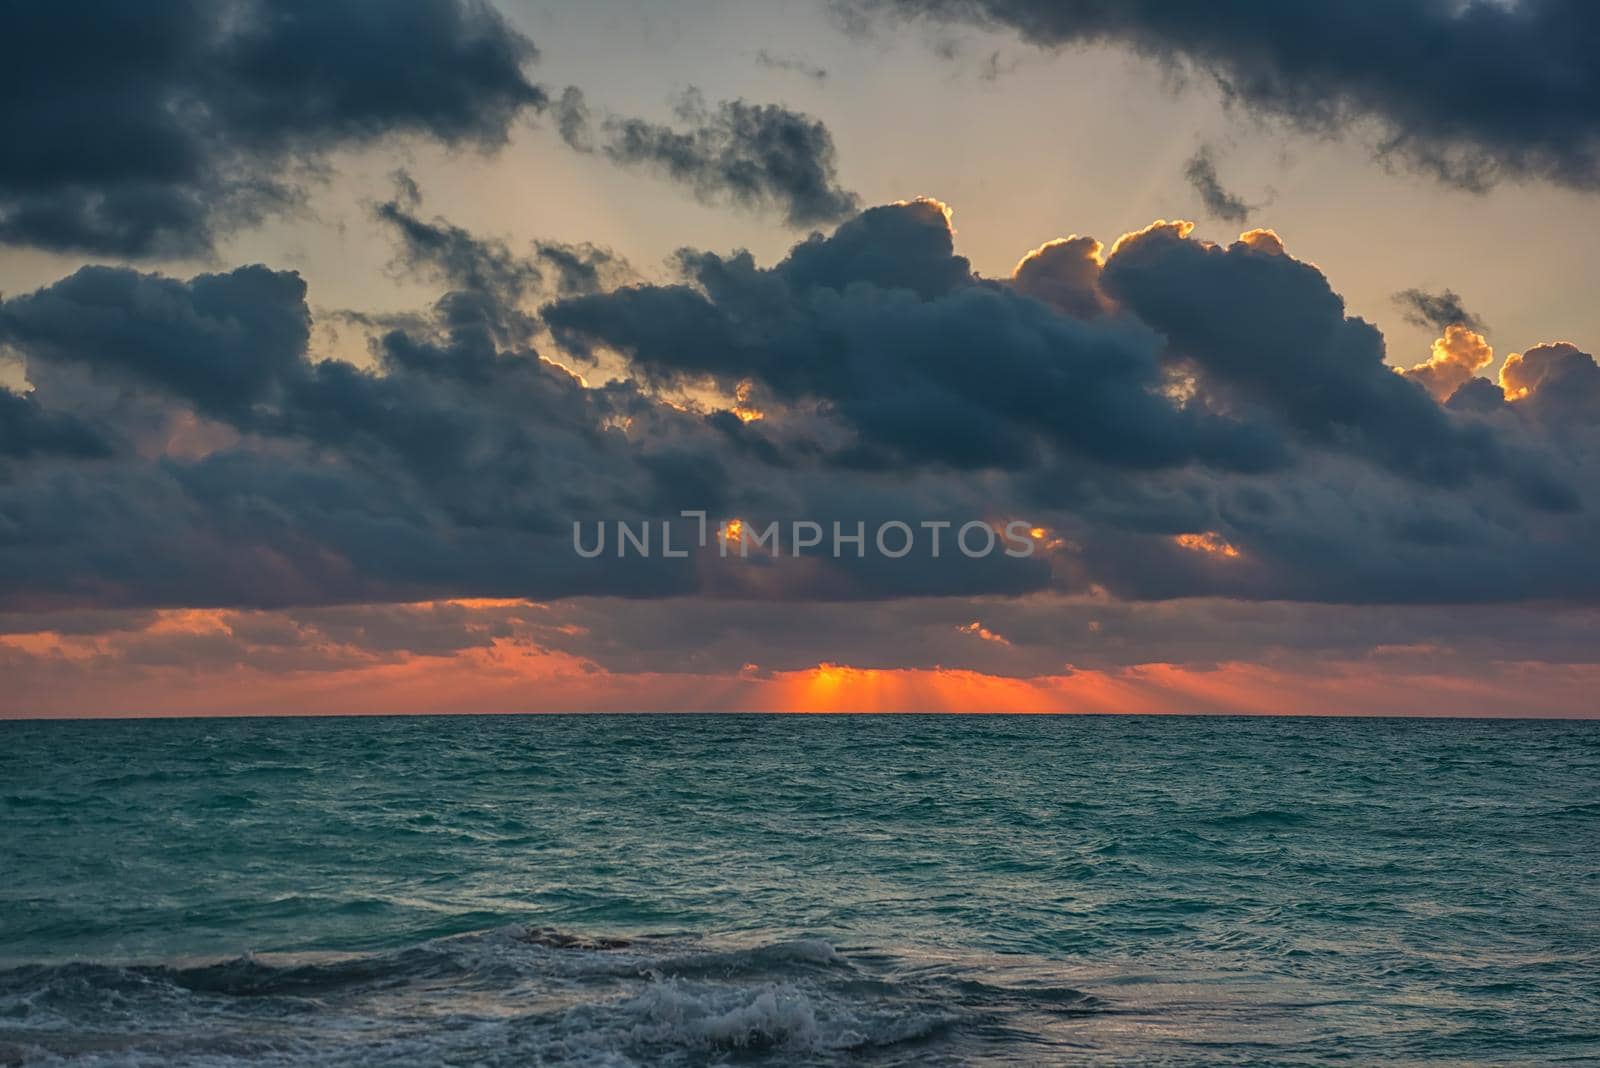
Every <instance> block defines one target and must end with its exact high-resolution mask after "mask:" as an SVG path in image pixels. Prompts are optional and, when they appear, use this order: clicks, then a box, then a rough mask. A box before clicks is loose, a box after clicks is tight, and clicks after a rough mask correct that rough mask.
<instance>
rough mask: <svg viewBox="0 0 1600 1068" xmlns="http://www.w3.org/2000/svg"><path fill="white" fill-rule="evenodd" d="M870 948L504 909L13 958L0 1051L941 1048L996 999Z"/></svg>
mask: <svg viewBox="0 0 1600 1068" xmlns="http://www.w3.org/2000/svg"><path fill="white" fill-rule="evenodd" d="M884 959H885V958H883V957H882V956H881V955H879V956H876V957H872V956H870V955H869V963H870V964H871V965H874V966H876V967H875V968H874V967H867V966H864V965H863V964H862V963H858V962H855V961H852V960H851V958H850V956H849V955H848V954H845V953H842V952H841V951H840V950H839V949H838V948H836V947H835V946H834V945H833V944H831V943H830V942H828V941H826V940H823V939H819V938H798V939H787V940H774V941H766V942H758V943H752V944H737V943H732V944H730V943H719V942H712V941H709V940H706V939H701V938H695V937H684V936H673V937H641V938H619V937H609V936H604V935H587V934H577V933H572V932H565V931H559V930H555V929H552V928H547V927H537V926H520V925H514V926H510V927H501V928H496V929H492V930H486V931H480V932H475V933H472V934H468V935H461V936H455V937H450V938H441V939H435V940H431V941H428V942H423V943H419V944H417V945H414V946H410V947H407V948H404V949H399V950H395V951H391V952H387V953H375V954H360V955H326V954H325V955H316V956H278V955H260V956H255V955H248V956H243V957H238V958H234V959H230V960H221V961H197V962H188V963H161V964H131V963H129V964H113V963H97V962H72V963H65V964H51V965H42V964H41V965H25V966H21V967H12V968H8V969H4V970H0V1064H7V1063H34V1062H39V1063H49V1062H52V1061H55V1060H58V1059H70V1060H72V1061H73V1062H74V1063H83V1064H145V1063H151V1064H155V1063H161V1064H190V1065H232V1064H276V1063H318V1064H355V1063H371V1062H391V1063H401V1062H404V1063H438V1062H457V1061H470V1062H474V1063H483V1064H513V1063H516V1064H526V1063H544V1064H567V1063H571V1064H580V1063H581V1064H609V1065H616V1066H626V1065H635V1064H639V1065H644V1064H698V1063H705V1062H706V1061H708V1060H717V1059H720V1058H722V1057H724V1056H737V1057H738V1058H739V1059H741V1060H748V1059H751V1058H754V1059H755V1060H756V1061H761V1062H770V1063H782V1064H791V1063H794V1064H836V1063H844V1062H846V1061H849V1060H850V1059H851V1058H852V1057H856V1056H858V1055H859V1054H861V1053H863V1052H864V1051H869V1050H870V1051H874V1057H873V1059H874V1061H876V1062H881V1063H904V1064H915V1063H937V1062H938V1061H939V1060H941V1059H942V1058H943V1056H944V1053H941V1050H940V1048H939V1043H940V1041H941V1039H942V1038H944V1037H948V1036H949V1035H951V1034H953V1033H954V1032H955V1031H956V1030H958V1029H959V1028H960V1026H961V1025H962V1024H963V1023H964V1022H969V1021H972V1020H977V1019H981V1018H984V1017H985V1016H986V1015H992V1013H987V1014H986V1013H985V1011H983V1010H982V1009H981V1008H980V1007H978V1006H977V1005H976V1004H975V1002H977V1001H990V1002H993V1001H995V1000H996V997H995V994H996V992H995V991H993V990H981V984H980V986H979V987H974V988H969V989H963V988H962V987H961V985H960V984H959V983H955V982H949V981H939V982H934V981H930V980H929V979H928V978H927V977H916V976H911V977H909V978H906V977H901V978H897V977H895V976H893V975H892V974H884V972H883V969H882V968H881V964H882V961H883V960H884ZM980 992H981V994H982V995H983V996H982V997H977V996H975V994H976V993H980ZM946 1052H947V1051H946Z"/></svg>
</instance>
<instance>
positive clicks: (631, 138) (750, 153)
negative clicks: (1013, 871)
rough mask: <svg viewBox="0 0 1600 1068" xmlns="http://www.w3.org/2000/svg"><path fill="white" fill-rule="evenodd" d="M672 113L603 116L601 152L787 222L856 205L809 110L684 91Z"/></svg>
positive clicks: (802, 223) (833, 218) (819, 218)
mask: <svg viewBox="0 0 1600 1068" xmlns="http://www.w3.org/2000/svg"><path fill="white" fill-rule="evenodd" d="M678 118H679V120H680V122H682V123H683V128H674V127H672V126H667V125H664V124H661V123H653V122H648V121H646V120H644V119H638V118H623V117H617V116H612V117H609V118H607V119H606V121H605V122H604V123H603V124H602V126H601V137H600V142H601V147H602V150H603V151H604V152H605V154H606V155H607V156H609V157H610V158H611V159H613V160H615V161H616V162H618V163H620V164H624V165H627V166H641V167H647V168H650V169H652V170H656V171H659V172H660V173H662V174H664V175H666V176H667V177H669V178H671V179H672V180H673V181H675V182H678V183H680V184H682V185H686V186H688V187H689V188H691V189H693V190H694V191H695V193H696V195H698V196H700V197H701V198H702V199H705V200H707V201H709V202H713V203H717V202H728V203H732V204H735V205H738V206H740V207H745V208H756V209H772V210H776V211H779V212H781V213H782V214H783V217H784V220H785V221H786V222H787V223H788V224H789V225H790V226H796V227H806V226H815V225H817V224H819V223H830V222H837V221H838V220H839V219H841V218H843V217H844V216H846V215H848V214H850V213H851V212H852V211H854V210H855V209H856V207H857V205H858V204H859V200H858V198H857V197H856V195H855V194H854V193H852V192H850V191H849V190H846V189H844V188H842V187H840V185H839V180H838V176H837V173H836V170H837V163H836V161H835V157H836V153H835V150H834V146H833V135H832V134H830V133H829V132H828V128H827V127H826V126H824V125H823V124H822V123H821V122H819V121H818V120H816V119H814V118H812V117H811V116H809V115H805V114H802V113H800V112H797V111H791V110H789V109H788V108H785V107H781V106H779V105H777V104H751V103H748V102H746V101H743V100H725V101H722V102H721V103H719V104H717V105H716V106H715V107H714V108H709V107H707V106H706V105H705V104H704V103H703V102H702V101H701V100H700V98H699V96H698V95H697V94H693V93H691V94H690V95H689V96H688V97H687V98H686V99H685V100H684V101H683V102H682V103H681V104H680V105H679V108H678ZM569 143H572V139H571V138H569Z"/></svg>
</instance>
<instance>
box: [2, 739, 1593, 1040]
mask: <svg viewBox="0 0 1600 1068" xmlns="http://www.w3.org/2000/svg"><path fill="white" fill-rule="evenodd" d="M1597 786H1600V729H1597V727H1596V725H1594V724H1587V723H1556V722H1539V721H1461V720H1356V719H1304V718H1282V719H1245V718H1187V717H1184V718H1148V717H1105V718H1084V717H965V716H963V717H934V716H907V717H778V716H766V717H762V716H592V717H581V716H574V717H568V716H540V717H459V718H457V717H444V718H409V719H408V718H352V719H250V720H147V721H118V722H70V723H60V722H10V723H0V1063H6V1062H7V1061H11V1062H24V1063H28V1062H33V1061H53V1060H55V1059H57V1058H65V1059H69V1060H72V1061H75V1062H78V1063H96V1064H100V1063H104V1064H123V1063H137V1064H146V1063H148V1064H261V1063H283V1064H301V1063H324V1064H368V1063H423V1064H426V1063H452V1064H604V1065H635V1064H638V1065H646V1064H684V1065H687V1064H704V1063H739V1064H746V1063H759V1064H767V1063H771V1064H904V1065H914V1064H915V1065H920V1064H1053V1063H1068V1064H1070V1063H1102V1062H1104V1063H1173V1064H1193V1063H1229V1064H1236V1063H1248V1062H1260V1063H1273V1064H1284V1063H1323V1062H1329V1061H1336V1060H1343V1061H1346V1062H1350V1063H1375V1062H1388V1063H1408V1062H1409V1063H1427V1062H1444V1063H1537V1062H1569V1063H1584V1062H1587V1063H1597V1062H1600V860H1597V857H1600V797H1597V795H1596V790H1597Z"/></svg>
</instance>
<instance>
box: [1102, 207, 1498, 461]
mask: <svg viewBox="0 0 1600 1068" xmlns="http://www.w3.org/2000/svg"><path fill="white" fill-rule="evenodd" d="M1187 234H1188V230H1187V227H1186V224H1185V225H1179V224H1162V225H1156V226H1152V227H1150V228H1148V229H1146V230H1143V231H1140V232H1139V233H1138V234H1132V235H1129V236H1127V237H1124V238H1123V239H1122V241H1121V242H1120V243H1119V245H1118V247H1117V248H1116V249H1114V250H1113V252H1112V255H1111V256H1110V258H1109V259H1108V260H1107V261H1106V266H1105V270H1104V272H1103V273H1102V276H1101V285H1102V287H1103V288H1104V289H1105V290H1106V291H1107V292H1108V293H1109V294H1111V296H1112V297H1114V298H1115V299H1116V300H1117V301H1118V302H1120V303H1121V304H1123V305H1124V306H1126V307H1127V308H1128V309H1129V310H1131V311H1132V312H1133V313H1134V314H1135V315H1137V316H1138V317H1139V318H1140V319H1141V320H1143V321H1144V322H1146V323H1148V324H1150V325H1151V326H1153V327H1155V328H1156V329H1157V330H1160V331H1161V332H1162V333H1163V334H1164V335H1165V336H1166V338H1167V341H1168V344H1169V345H1170V346H1171V347H1172V349H1173V351H1174V353H1175V354H1176V355H1179V356H1181V357H1184V358H1186V359H1188V360H1192V361H1193V362H1194V364H1196V365H1197V366H1199V367H1200V368H1202V369H1203V371H1204V372H1205V375H1206V379H1207V382H1208V383H1210V384H1211V385H1212V386H1213V387H1214V388H1215V389H1216V390H1217V391H1218V393H1219V394H1222V395H1225V396H1227V397H1228V398H1237V399H1239V400H1242V401H1244V402H1246V403H1252V404H1260V405H1264V406H1266V407H1267V409H1268V410H1269V411H1271V412H1272V413H1274V414H1275V415H1276V416H1278V417H1280V418H1282V419H1283V420H1284V421H1285V422H1286V423H1287V424H1288V425H1289V427H1291V428H1292V429H1293V430H1294V431H1295V432H1296V433H1297V434H1298V435H1300V436H1303V437H1305V438H1307V439H1309V440H1310V441H1312V442H1314V443H1316V444H1317V445H1319V446H1321V447H1326V448H1333V449H1340V450H1343V449H1353V450H1356V451H1358V452H1360V453H1362V454H1364V455H1367V456H1370V457H1371V458H1373V459H1374V460H1376V461H1377V462H1379V463H1381V464H1383V465H1385V466H1387V467H1390V468H1392V469H1394V470H1396V471H1400V472H1403V473H1406V474H1408V475H1411V476H1413V477H1416V478H1420V479H1429V480H1445V481H1461V480H1464V479H1466V478H1468V477H1470V476H1471V475H1472V474H1473V473H1474V472H1481V471H1494V470H1497V469H1498V467H1499V465H1500V460H1501V458H1500V456H1499V454H1498V451H1497V449H1496V447H1495V443H1494V441H1493V440H1492V439H1491V438H1490V437H1489V436H1488V435H1487V434H1485V433H1483V432H1482V431H1481V430H1480V429H1478V428H1475V427H1472V426H1465V425H1458V424H1457V423H1456V422H1455V421H1453V420H1452V419H1450V417H1449V416H1448V415H1447V414H1446V413H1445V412H1444V411H1443V410H1441V409H1440V408H1439V406H1438V405H1437V404H1435V403H1434V402H1433V400H1432V399H1431V398H1430V397H1429V396H1428V394H1427V393H1426V392H1425V391H1424V390H1423V389H1421V388H1420V387H1419V386H1418V385H1416V384H1415V383H1413V382H1410V381H1408V380H1406V379H1405V378H1402V377H1400V376H1398V375H1396V374H1394V373H1393V372H1392V371H1391V370H1390V368H1389V367H1388V365H1387V364H1385V363H1384V344H1383V336H1382V335H1381V334H1380V333H1379V332H1378V330H1377V329H1376V328H1375V327H1374V326H1372V325H1371V324H1370V323H1368V322H1366V321H1365V320H1363V319H1359V318H1353V317H1349V316H1346V315H1345V307H1344V301H1343V299H1342V298H1340V296H1339V295H1338V294H1337V293H1335V292H1334V291H1333V289H1332V287H1330V286H1329V284H1328V281H1327V279H1326V278H1325V277H1324V276H1323V274H1322V272H1321V271H1319V270H1318V269H1317V268H1316V267H1314V266H1312V265H1310V264H1307V263H1302V262H1301V261H1299V260H1296V259H1293V258H1292V257H1290V256H1287V255H1285V254H1283V253H1282V252H1280V251H1278V248H1277V247H1276V246H1261V245H1259V244H1256V243H1251V242H1246V241H1239V242H1236V243H1234V244H1232V245H1229V246H1226V247H1224V246H1219V245H1213V244H1209V243H1206V242H1201V241H1195V240H1191V239H1190V238H1189V237H1188V236H1187Z"/></svg>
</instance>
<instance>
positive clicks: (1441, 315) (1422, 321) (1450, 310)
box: [1394, 289, 1485, 334]
mask: <svg viewBox="0 0 1600 1068" xmlns="http://www.w3.org/2000/svg"><path fill="white" fill-rule="evenodd" d="M1394 302H1395V303H1396V304H1398V305H1400V307H1401V309H1403V313H1404V315H1405V318H1406V322H1408V323H1411V324H1413V325H1415V326H1422V327H1427V328H1429V329H1431V330H1438V331H1440V332H1443V331H1444V329H1445V328H1446V327H1448V326H1457V325H1459V326H1465V327H1468V328H1469V329H1472V330H1475V331H1477V332H1478V333H1480V334H1481V333H1483V331H1484V329H1485V327H1484V322H1483V320H1482V319H1480V318H1478V317H1477V316H1476V315H1473V314H1472V313H1471V312H1469V311H1468V310H1467V309H1466V307H1465V305H1463V304H1462V303H1461V298H1460V297H1458V296H1456V294H1455V293H1454V292H1453V291H1452V290H1449V289H1446V290H1443V291H1441V292H1438V293H1429V292H1428V291H1426V290H1423V289H1402V290H1401V291H1400V292H1398V293H1396V294H1395V295H1394Z"/></svg>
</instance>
